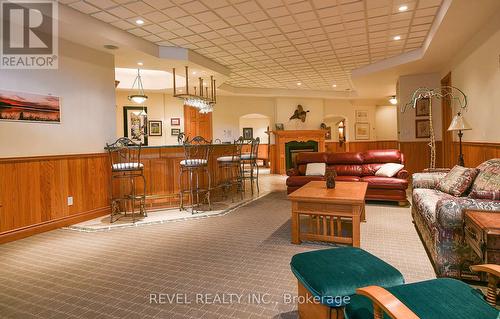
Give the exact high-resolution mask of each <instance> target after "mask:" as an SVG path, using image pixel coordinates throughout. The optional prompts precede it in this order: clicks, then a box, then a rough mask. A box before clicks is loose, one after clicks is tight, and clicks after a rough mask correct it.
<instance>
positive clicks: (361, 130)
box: [354, 123, 370, 140]
mask: <svg viewBox="0 0 500 319" xmlns="http://www.w3.org/2000/svg"><path fill="white" fill-rule="evenodd" d="M354 133H355V139H357V140H369V139H370V124H369V123H356V124H354Z"/></svg>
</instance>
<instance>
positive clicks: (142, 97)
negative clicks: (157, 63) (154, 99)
mask: <svg viewBox="0 0 500 319" xmlns="http://www.w3.org/2000/svg"><path fill="white" fill-rule="evenodd" d="M136 83H137V94H132V95H129V96H128V99H129V101H132V102H134V103H137V104H142V103H144V102H146V100H147V99H148V96H147V95H146V94H144V87H143V86H142V79H141V69H137V77H136V78H135V80H134V83H133V84H132V90H133V89H134V86H135V84H136ZM141 113H142V112H141Z"/></svg>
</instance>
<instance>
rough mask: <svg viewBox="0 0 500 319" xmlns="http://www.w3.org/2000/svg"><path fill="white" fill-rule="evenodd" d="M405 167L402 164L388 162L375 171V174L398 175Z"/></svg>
mask: <svg viewBox="0 0 500 319" xmlns="http://www.w3.org/2000/svg"><path fill="white" fill-rule="evenodd" d="M403 167H405V166H404V165H402V164H397V163H387V164H384V165H382V166H380V168H379V169H378V170H377V171H376V172H375V176H385V177H393V176H394V175H396V174H397V173H398V172H399V171H400V170H402V169H403Z"/></svg>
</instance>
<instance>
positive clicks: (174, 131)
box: [170, 128, 181, 136]
mask: <svg viewBox="0 0 500 319" xmlns="http://www.w3.org/2000/svg"><path fill="white" fill-rule="evenodd" d="M179 134H181V129H180V128H173V129H170V135H172V136H179Z"/></svg>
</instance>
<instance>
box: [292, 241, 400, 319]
mask: <svg viewBox="0 0 500 319" xmlns="http://www.w3.org/2000/svg"><path fill="white" fill-rule="evenodd" d="M290 266H291V268H292V272H293V274H294V275H295V277H297V280H298V290H299V294H298V299H297V302H298V310H299V315H300V318H301V319H308V318H311V319H312V318H314V319H322V318H328V319H332V318H342V316H343V307H344V306H346V305H347V304H349V303H350V298H351V296H353V295H355V293H356V289H357V288H360V287H365V286H371V285H376V286H382V287H385V288H388V287H392V286H396V285H402V284H403V283H404V279H403V275H402V274H401V273H400V272H399V271H398V270H397V269H396V268H394V267H392V266H391V265H389V264H388V263H386V262H384V261H383V260H381V259H379V258H377V257H375V256H373V255H372V254H370V253H368V252H366V251H364V250H362V249H360V248H356V247H339V248H332V249H324V250H317V251H311V252H307V253H301V254H297V255H295V256H293V257H292V261H291V262H290Z"/></svg>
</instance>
